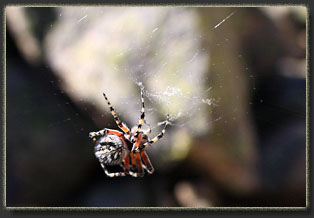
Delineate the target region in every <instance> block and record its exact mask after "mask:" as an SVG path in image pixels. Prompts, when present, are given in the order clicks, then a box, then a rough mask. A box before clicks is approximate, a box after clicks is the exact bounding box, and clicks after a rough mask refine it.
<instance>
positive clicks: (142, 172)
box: [134, 152, 144, 176]
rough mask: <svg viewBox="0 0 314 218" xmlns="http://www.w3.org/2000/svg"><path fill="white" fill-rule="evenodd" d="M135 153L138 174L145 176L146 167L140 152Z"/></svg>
mask: <svg viewBox="0 0 314 218" xmlns="http://www.w3.org/2000/svg"><path fill="white" fill-rule="evenodd" d="M134 154H135V159H136V166H137V169H138V175H139V176H144V169H143V166H142V160H141V156H140V153H139V152H136V153H134Z"/></svg>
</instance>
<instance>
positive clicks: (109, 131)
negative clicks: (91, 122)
mask: <svg viewBox="0 0 314 218" xmlns="http://www.w3.org/2000/svg"><path fill="white" fill-rule="evenodd" d="M105 134H115V135H117V136H119V137H121V136H123V133H122V132H119V131H117V130H113V129H107V128H104V129H102V130H99V131H97V132H90V133H89V137H90V138H91V139H93V141H96V137H97V136H103V135H105Z"/></svg>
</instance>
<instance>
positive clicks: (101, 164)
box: [100, 163, 127, 177]
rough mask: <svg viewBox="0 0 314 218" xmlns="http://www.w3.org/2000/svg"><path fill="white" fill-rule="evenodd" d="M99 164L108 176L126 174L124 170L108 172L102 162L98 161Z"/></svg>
mask: <svg viewBox="0 0 314 218" xmlns="http://www.w3.org/2000/svg"><path fill="white" fill-rule="evenodd" d="M100 166H101V167H102V168H103V170H104V172H105V174H106V176H108V177H120V176H126V175H127V174H126V173H125V172H117V173H110V172H109V171H108V170H107V168H106V167H105V165H104V164H103V163H100Z"/></svg>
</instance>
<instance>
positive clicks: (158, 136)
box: [132, 114, 170, 151]
mask: <svg viewBox="0 0 314 218" xmlns="http://www.w3.org/2000/svg"><path fill="white" fill-rule="evenodd" d="M169 123H170V116H169V114H167V119H166V123H165V126H164V128H163V129H162V130H161V133H159V134H158V135H157V136H156V137H154V138H153V139H152V140H148V142H146V143H144V144H142V145H139V146H133V148H132V151H137V150H143V149H145V148H146V147H148V146H149V145H150V144H153V143H155V142H157V141H159V139H161V138H162V137H163V136H164V134H165V132H166V127H167V126H168V124H169ZM145 136H146V135H144V136H143V137H145Z"/></svg>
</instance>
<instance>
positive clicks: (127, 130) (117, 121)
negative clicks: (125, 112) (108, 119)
mask: <svg viewBox="0 0 314 218" xmlns="http://www.w3.org/2000/svg"><path fill="white" fill-rule="evenodd" d="M103 95H104V97H105V100H106V102H107V104H108V106H109V109H110V112H111V114H112V116H113V118H114V120H115V122H116V124H117V125H118V126H119V128H120V129H121V130H122V131H123V132H124V133H126V134H130V130H129V128H128V127H127V125H126V124H125V123H123V122H121V120H120V119H119V117H118V116H117V113H116V111H115V110H114V108H113V107H112V105H111V103H110V101H109V100H108V98H107V96H106V94H105V93H103Z"/></svg>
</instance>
